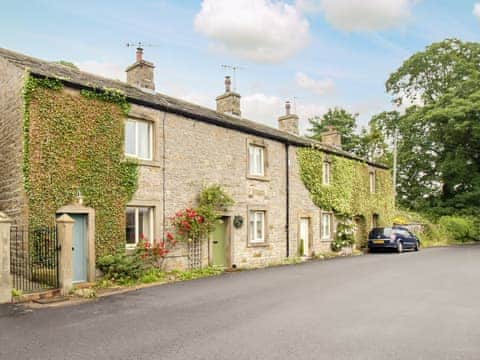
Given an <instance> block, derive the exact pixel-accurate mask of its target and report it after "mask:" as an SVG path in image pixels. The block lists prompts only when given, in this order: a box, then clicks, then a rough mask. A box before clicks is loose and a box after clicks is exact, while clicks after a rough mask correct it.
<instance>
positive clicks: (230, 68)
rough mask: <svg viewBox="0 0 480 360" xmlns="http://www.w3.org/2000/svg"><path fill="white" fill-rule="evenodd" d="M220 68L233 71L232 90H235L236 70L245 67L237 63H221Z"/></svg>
mask: <svg viewBox="0 0 480 360" xmlns="http://www.w3.org/2000/svg"><path fill="white" fill-rule="evenodd" d="M222 69H228V70H232V72H233V91H237V70H244V69H245V68H244V67H242V66H239V65H222Z"/></svg>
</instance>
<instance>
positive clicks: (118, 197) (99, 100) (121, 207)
mask: <svg viewBox="0 0 480 360" xmlns="http://www.w3.org/2000/svg"><path fill="white" fill-rule="evenodd" d="M24 103H25V112H24V163H23V172H24V186H25V190H26V193H27V197H28V212H29V224H30V226H33V227H36V226H45V225H51V224H53V223H54V220H55V213H56V211H57V210H58V209H59V208H60V207H62V206H64V205H67V204H69V203H72V202H73V201H74V200H75V197H76V194H77V191H78V190H80V192H81V194H82V195H83V197H84V204H85V205H86V206H89V207H92V208H94V209H95V211H96V214H95V215H96V254H97V257H99V256H102V255H104V254H107V253H113V252H115V251H116V250H119V249H120V250H122V251H123V250H124V249H125V246H124V244H125V206H126V204H127V202H128V201H129V200H130V199H131V197H132V195H133V193H134V192H135V190H136V188H137V177H138V169H137V165H136V163H134V162H132V161H128V160H125V159H124V155H123V131H124V118H125V116H126V115H127V114H128V111H129V105H128V103H127V101H126V99H125V96H124V95H123V94H121V93H119V92H118V91H115V90H108V89H103V90H99V91H86V90H82V91H80V92H78V91H73V90H67V89H64V87H63V85H62V83H61V82H60V81H59V80H54V79H40V78H35V77H31V76H28V77H27V80H26V83H25V88H24Z"/></svg>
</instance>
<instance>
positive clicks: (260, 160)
mask: <svg viewBox="0 0 480 360" xmlns="http://www.w3.org/2000/svg"><path fill="white" fill-rule="evenodd" d="M248 174H249V175H252V176H265V148H264V147H263V146H258V145H253V144H250V145H249V146H248Z"/></svg>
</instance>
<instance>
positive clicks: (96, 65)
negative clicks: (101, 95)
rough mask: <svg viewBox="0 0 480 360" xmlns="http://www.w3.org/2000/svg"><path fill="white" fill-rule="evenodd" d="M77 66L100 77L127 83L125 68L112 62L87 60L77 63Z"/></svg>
mask: <svg viewBox="0 0 480 360" xmlns="http://www.w3.org/2000/svg"><path fill="white" fill-rule="evenodd" d="M75 65H77V66H78V68H79V69H80V70H82V71H86V72H89V73H92V74H96V75H100V76H103V77H106V78H109V79H117V80H120V81H125V79H126V75H125V67H124V66H122V65H120V64H116V63H114V62H111V61H103V62H101V61H96V60H87V61H80V62H76V63H75Z"/></svg>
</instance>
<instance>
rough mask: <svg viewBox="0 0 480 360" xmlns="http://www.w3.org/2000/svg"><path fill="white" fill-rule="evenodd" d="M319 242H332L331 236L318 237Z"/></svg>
mask: <svg viewBox="0 0 480 360" xmlns="http://www.w3.org/2000/svg"><path fill="white" fill-rule="evenodd" d="M320 242H332V239H331V238H322V239H320Z"/></svg>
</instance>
